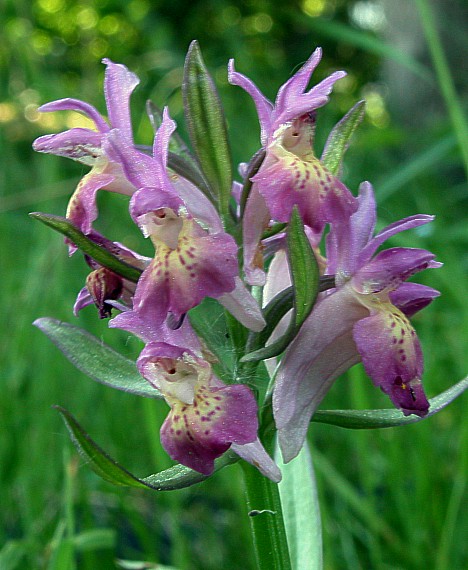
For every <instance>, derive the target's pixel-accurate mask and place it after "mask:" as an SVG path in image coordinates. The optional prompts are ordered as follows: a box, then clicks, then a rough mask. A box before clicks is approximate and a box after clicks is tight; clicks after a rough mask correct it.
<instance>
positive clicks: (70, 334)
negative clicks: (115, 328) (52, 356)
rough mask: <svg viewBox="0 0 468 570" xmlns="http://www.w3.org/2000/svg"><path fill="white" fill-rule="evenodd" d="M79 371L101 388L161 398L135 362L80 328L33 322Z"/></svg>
mask: <svg viewBox="0 0 468 570" xmlns="http://www.w3.org/2000/svg"><path fill="white" fill-rule="evenodd" d="M33 324H34V325H35V326H36V327H38V328H39V329H40V330H41V331H42V332H43V333H44V334H46V335H47V336H48V337H49V338H50V340H51V341H52V342H53V343H54V344H55V345H56V346H57V347H58V348H59V349H60V350H61V351H62V352H63V354H64V355H65V356H66V357H67V358H68V360H69V361H70V362H71V363H72V364H73V365H74V366H76V368H78V370H80V371H81V372H83V373H84V374H86V375H87V376H89V377H90V378H92V379H93V380H95V381H96V382H99V383H100V384H104V385H105V386H110V387H111V388H116V389H117V390H122V391H123V392H130V393H131V394H135V395H137V396H144V397H146V398H162V394H161V392H159V390H156V388H154V387H153V386H151V384H150V383H149V382H147V381H146V380H145V379H144V378H143V377H142V376H141V375H140V373H139V372H138V370H137V367H136V366H135V363H134V362H133V361H132V360H129V359H128V358H125V356H122V355H121V354H119V353H118V352H116V351H115V350H114V349H113V348H111V347H110V346H107V345H106V344H104V343H103V342H101V341H100V340H99V339H98V338H96V337H95V336H93V335H92V334H89V332H87V331H85V330H83V329H81V328H80V327H77V326H74V325H70V324H68V323H64V322H62V321H58V320H56V319H51V318H49V317H43V318H41V319H37V320H36V321H34V323H33Z"/></svg>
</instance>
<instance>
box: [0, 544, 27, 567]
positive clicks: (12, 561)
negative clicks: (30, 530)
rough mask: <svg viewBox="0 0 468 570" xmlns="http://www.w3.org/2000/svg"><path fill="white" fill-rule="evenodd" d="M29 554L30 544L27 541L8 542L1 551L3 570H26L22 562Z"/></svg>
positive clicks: (0, 557)
mask: <svg viewBox="0 0 468 570" xmlns="http://www.w3.org/2000/svg"><path fill="white" fill-rule="evenodd" d="M27 554H28V543H27V541H26V540H24V541H23V540H8V541H7V542H5V544H4V545H3V546H2V548H1V550H0V568H1V569H2V570H16V569H17V568H24V565H22V566H20V565H19V564H20V562H21V561H22V560H23V558H24V557H25V556H26V555H27Z"/></svg>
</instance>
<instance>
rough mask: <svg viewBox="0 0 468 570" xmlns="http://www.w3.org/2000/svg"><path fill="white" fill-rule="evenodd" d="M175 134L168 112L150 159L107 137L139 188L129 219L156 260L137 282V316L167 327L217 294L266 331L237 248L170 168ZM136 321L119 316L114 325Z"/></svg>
mask: <svg viewBox="0 0 468 570" xmlns="http://www.w3.org/2000/svg"><path fill="white" fill-rule="evenodd" d="M174 129H175V123H174V121H172V120H171V119H170V117H169V114H168V112H167V109H165V110H164V114H163V122H162V124H161V126H160V128H159V129H158V132H157V133H156V136H155V141H154V146H153V156H152V157H150V156H147V155H145V154H143V153H140V152H138V151H137V150H135V149H134V148H133V146H132V145H129V144H127V142H126V141H125V139H122V138H121V137H120V136H119V133H118V131H114V132H113V133H112V135H110V137H109V139H110V141H111V147H112V154H113V156H114V157H115V160H118V161H119V162H120V163H121V164H122V166H123V168H124V171H125V173H126V176H127V177H128V179H129V180H130V181H131V182H132V183H133V184H134V185H135V186H136V187H137V188H138V191H137V192H136V193H135V194H134V195H133V197H132V199H131V202H130V212H131V215H132V217H133V219H134V221H135V222H136V223H137V224H138V225H139V227H140V229H141V230H142V232H143V234H144V235H145V236H146V237H149V238H150V239H151V240H152V242H153V244H154V246H155V256H154V259H153V260H152V261H151V263H150V264H149V266H148V267H147V269H146V270H145V272H144V273H143V275H142V277H141V278H140V280H139V282H138V286H137V290H136V293H135V297H134V302H133V312H134V313H138V314H140V315H142V314H143V313H145V314H147V315H149V316H150V318H151V319H153V321H154V322H155V323H159V324H162V323H163V322H164V321H165V319H166V317H167V316H168V315H169V314H171V315H173V317H175V319H176V320H179V319H180V318H182V317H183V315H184V314H185V313H186V312H187V311H189V310H190V309H191V308H193V307H195V306H196V305H198V304H199V303H200V302H201V301H202V300H203V299H204V298H205V297H214V298H217V299H219V301H220V302H221V303H222V304H223V305H225V306H226V308H227V309H228V310H229V311H231V312H232V313H233V314H234V316H235V317H236V318H238V320H239V321H241V322H242V323H243V324H245V326H247V327H249V328H252V329H253V330H261V329H262V328H263V326H264V320H263V317H262V315H261V311H260V308H259V307H258V305H257V303H256V302H255V300H254V299H253V297H252V296H251V295H250V293H249V292H248V291H247V289H246V288H245V286H244V285H243V283H242V281H241V280H240V278H239V276H238V273H239V269H238V262H237V244H236V243H235V241H234V239H233V238H232V236H230V235H229V234H227V233H226V232H225V231H224V229H223V226H222V223H221V220H220V218H219V216H218V214H217V212H216V210H215V209H214V208H213V206H212V204H211V203H210V202H209V200H208V199H207V198H206V197H205V196H204V195H203V194H202V193H201V192H200V191H199V190H198V189H197V188H195V186H193V185H191V184H190V183H188V182H187V181H182V179H180V177H177V176H175V180H176V183H173V179H174V177H172V176H171V175H170V174H169V173H168V171H167V154H168V144H169V139H170V136H171V134H172V133H173V131H174ZM195 216H196V217H195ZM131 317H132V315H131V314H128V313H126V314H125V315H122V316H118V317H116V319H115V322H114V326H118V327H120V326H121V324H120V323H121V320H122V319H124V320H125V321H128V319H129V318H131Z"/></svg>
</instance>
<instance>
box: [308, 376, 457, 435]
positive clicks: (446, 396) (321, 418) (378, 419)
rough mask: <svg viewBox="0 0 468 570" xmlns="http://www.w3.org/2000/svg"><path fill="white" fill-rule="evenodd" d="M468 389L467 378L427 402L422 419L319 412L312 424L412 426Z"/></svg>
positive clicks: (387, 412)
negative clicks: (426, 410)
mask: <svg viewBox="0 0 468 570" xmlns="http://www.w3.org/2000/svg"><path fill="white" fill-rule="evenodd" d="M467 388H468V376H467V377H466V378H464V379H463V380H460V382H458V383H457V384H454V385H453V386H451V387H450V388H449V389H448V390H445V392H442V393H441V394H439V395H438V396H435V397H434V398H431V399H430V400H429V404H430V407H429V412H428V413H427V415H425V416H424V417H422V418H421V417H419V416H416V415H414V414H412V415H410V416H405V415H404V414H403V412H401V411H400V410H394V409H392V410H390V409H388V410H319V411H318V412H315V414H314V416H313V417H312V421H313V422H320V423H324V424H332V425H335V426H339V427H342V428H348V429H377V428H389V427H397V426H404V425H407V424H414V423H417V422H420V421H421V420H424V419H426V418H429V417H431V416H433V415H434V414H436V413H437V412H440V410H442V409H443V408H445V407H446V406H448V405H449V404H450V403H451V402H452V401H453V400H455V398H457V397H458V396H460V395H461V394H462V393H463V392H464V391H465V390H466V389H467Z"/></svg>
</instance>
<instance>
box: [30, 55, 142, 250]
mask: <svg viewBox="0 0 468 570" xmlns="http://www.w3.org/2000/svg"><path fill="white" fill-rule="evenodd" d="M103 62H104V63H105V64H106V66H107V68H106V74H105V79H104V91H105V97H106V103H107V112H108V115H109V122H110V126H109V125H108V124H107V123H106V121H105V120H104V118H103V117H102V116H101V115H100V114H99V112H98V111H97V110H96V109H95V108H94V107H92V106H91V105H89V104H88V103H84V102H83V101H79V100H76V99H61V100H59V101H53V102H52V103H47V104H46V105H42V107H39V111H41V112H50V111H78V112H80V113H83V114H84V115H86V116H88V117H89V118H90V119H91V120H92V121H93V122H94V124H95V127H96V130H91V129H84V128H73V129H70V130H68V131H65V132H63V133H59V134H55V135H46V136H42V137H39V138H38V139H36V140H35V141H34V144H33V148H34V150H37V151H38V152H45V153H50V154H56V155H59V156H65V157H67V158H72V159H73V160H77V161H78V162H81V163H83V164H86V165H87V166H91V171H90V172H89V173H88V174H86V175H85V176H84V177H83V178H82V180H81V181H80V183H79V184H78V187H77V188H76V190H75V192H74V194H73V196H72V197H71V199H70V201H69V203H68V208H67V218H68V219H69V220H70V221H72V222H73V223H74V224H75V225H76V226H77V227H78V228H79V229H80V230H81V231H83V232H84V233H85V234H87V233H89V232H90V231H91V226H92V223H93V221H94V220H95V219H96V218H97V207H96V192H97V191H98V190H100V189H105V190H110V191H112V192H117V193H120V194H126V195H128V196H130V195H132V194H133V192H134V191H135V187H134V186H133V185H132V184H131V183H129V182H128V180H127V179H126V178H125V177H124V176H123V172H122V169H121V167H120V165H119V164H117V163H115V162H113V161H112V160H111V159H110V158H109V155H108V147H107V137H108V134H109V133H110V131H111V128H118V129H119V132H120V133H121V136H122V137H124V138H125V139H126V140H128V141H129V143H131V144H133V137H132V127H131V121H130V110H129V99H130V95H131V93H132V91H133V90H134V89H135V87H136V86H137V85H138V83H139V80H138V78H137V76H136V75H134V74H133V73H131V72H130V71H128V69H127V68H126V67H125V66H124V65H120V64H116V63H113V62H112V61H110V60H109V59H104V60H103ZM75 249H76V248H74V247H71V253H72V252H73V251H75Z"/></svg>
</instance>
